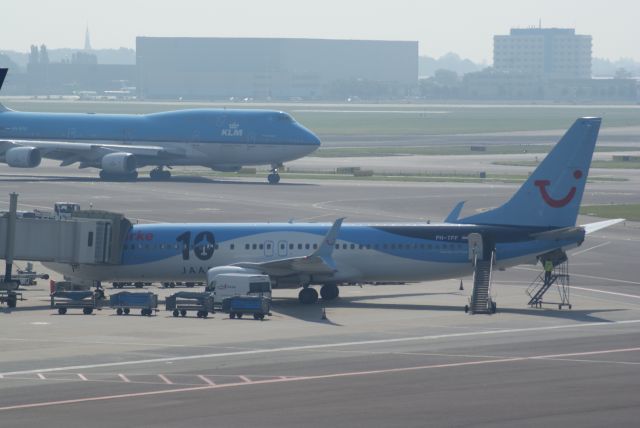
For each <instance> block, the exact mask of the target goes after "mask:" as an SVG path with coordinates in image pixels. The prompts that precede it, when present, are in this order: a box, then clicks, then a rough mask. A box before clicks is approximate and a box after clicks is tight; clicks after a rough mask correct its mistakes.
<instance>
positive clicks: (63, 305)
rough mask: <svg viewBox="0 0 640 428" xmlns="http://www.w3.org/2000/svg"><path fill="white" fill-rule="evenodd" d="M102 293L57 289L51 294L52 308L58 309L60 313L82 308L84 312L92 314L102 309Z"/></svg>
mask: <svg viewBox="0 0 640 428" xmlns="http://www.w3.org/2000/svg"><path fill="white" fill-rule="evenodd" d="M100 295H101V294H100V293H99V292H93V291H56V292H55V293H52V294H51V308H52V309H57V310H58V314H60V315H64V314H66V313H67V310H68V309H82V313H84V314H85V315H91V314H92V313H93V311H94V310H96V309H102V305H103V300H102V299H101V298H99V296H100Z"/></svg>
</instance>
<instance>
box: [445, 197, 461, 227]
mask: <svg viewBox="0 0 640 428" xmlns="http://www.w3.org/2000/svg"><path fill="white" fill-rule="evenodd" d="M465 202H466V201H460V202H458V203H457V204H456V206H455V207H453V209H452V210H451V212H450V213H449V215H448V216H447V218H445V219H444V222H445V223H455V222H457V221H458V217H460V212H461V211H462V206H463V205H464V203H465Z"/></svg>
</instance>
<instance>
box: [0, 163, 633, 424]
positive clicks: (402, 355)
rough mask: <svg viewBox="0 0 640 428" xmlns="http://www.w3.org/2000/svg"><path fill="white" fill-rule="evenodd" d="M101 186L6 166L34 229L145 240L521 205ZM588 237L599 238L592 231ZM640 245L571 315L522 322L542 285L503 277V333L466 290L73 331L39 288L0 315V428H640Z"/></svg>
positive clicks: (427, 289)
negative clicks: (148, 225)
mask: <svg viewBox="0 0 640 428" xmlns="http://www.w3.org/2000/svg"><path fill="white" fill-rule="evenodd" d="M457 159H463V158H462V157H457V156H456V157H455V158H453V160H457ZM324 161H326V162H331V161H332V160H331V159H325V160H324ZM393 161H394V159H391V160H389V159H388V162H393ZM463 161H464V160H463ZM364 162H366V160H364ZM614 173H615V171H614ZM618 173H622V172H620V171H618ZM592 174H593V173H592ZM95 176H96V173H95V171H86V170H83V171H77V170H75V169H68V168H67V169H64V168H57V167H56V166H55V164H53V163H50V162H44V163H43V167H41V168H39V169H37V170H15V169H9V168H7V167H5V166H1V167H0V195H3V194H5V195H7V197H6V198H2V200H0V208H2V209H4V208H5V207H6V206H8V193H10V192H12V191H16V192H18V193H19V194H20V197H19V209H23V210H28V209H33V208H38V209H50V208H51V207H52V206H53V203H54V202H56V201H73V202H78V203H80V204H81V205H82V206H83V207H84V208H88V207H92V208H95V209H105V210H111V211H116V212H122V213H124V214H125V215H126V216H127V217H128V218H130V219H132V220H133V221H139V222H166V221H181V222H224V221H247V222H257V221H288V220H292V221H323V222H329V221H332V220H334V219H335V218H337V217H340V216H346V217H347V221H351V222H362V221H371V222H381V221H389V222H404V221H427V220H431V221H437V220H441V219H442V218H443V217H444V216H446V214H447V213H448V212H449V210H450V209H451V208H452V207H453V206H454V204H455V203H456V202H458V201H460V200H467V201H468V202H467V206H466V208H465V211H464V212H463V214H465V213H466V214H470V213H472V212H474V211H475V210H479V209H483V208H487V207H491V206H496V205H498V204H500V203H501V202H503V201H504V200H506V199H507V198H508V197H509V195H510V194H511V193H512V192H513V191H514V190H515V189H516V187H517V185H515V184H481V183H478V184H470V183H411V182H406V183H405V182H373V181H371V182H369V181H339V180H337V181H334V180H291V179H287V178H286V176H283V181H282V182H281V184H280V185H278V186H270V185H267V184H266V183H263V181H262V178H237V179H235V178H233V179H232V178H225V179H207V178H198V177H178V178H176V179H175V180H172V181H170V182H162V183H159V182H152V181H149V180H145V179H143V180H140V181H139V182H137V183H117V182H109V183H103V182H100V181H98V180H97V179H96V178H95ZM639 200H640V187H639V186H637V185H633V184H631V182H594V183H590V184H589V185H588V186H587V190H586V192H585V196H584V199H583V204H595V203H608V202H612V201H613V202H619V203H623V202H635V203H637V202H638V201H639ZM590 221H597V219H594V218H587V217H581V218H580V219H579V223H586V222H590ZM639 242H640V224H639V223H634V222H626V223H623V224H619V225H617V226H615V227H612V228H609V229H605V230H603V231H601V232H598V233H596V234H594V235H590V236H589V237H588V238H587V240H586V241H585V242H584V244H583V245H582V246H581V247H579V248H577V249H575V250H573V251H572V252H571V254H570V273H571V303H572V309H571V310H568V309H566V308H564V309H562V310H559V309H558V307H557V305H556V304H555V303H554V302H556V301H557V298H558V295H557V293H556V292H555V290H552V291H550V292H549V293H548V299H549V301H550V302H551V303H550V304H548V305H545V306H544V307H543V308H541V309H538V308H530V307H529V306H527V301H528V296H527V295H526V294H525V290H526V288H527V286H528V285H529V284H530V283H531V282H532V281H533V280H534V279H535V277H536V276H537V275H538V273H539V272H540V267H539V266H521V267H518V268H514V269H510V270H507V271H504V272H496V273H495V277H494V278H495V282H494V287H493V290H494V293H495V299H496V301H497V304H498V312H497V313H496V314H495V315H474V316H472V315H467V314H465V313H464V311H463V307H464V305H465V304H466V303H467V302H468V298H469V296H470V293H471V280H470V278H468V277H467V278H456V279H452V280H447V281H436V282H429V283H419V284H407V285H377V286H371V285H369V286H367V285H365V286H363V287H359V286H349V287H342V288H341V297H340V299H338V300H336V301H334V302H329V303H326V304H325V303H323V302H319V303H318V304H316V305H312V306H301V305H300V304H298V302H297V290H277V291H276V292H275V299H274V313H273V316H271V317H269V318H268V319H267V320H265V321H262V322H260V321H254V320H253V319H242V320H232V319H229V318H228V317H226V316H225V315H224V314H222V313H216V314H214V315H213V316H210V317H209V318H207V319H199V318H196V317H187V318H174V317H172V316H171V314H170V313H169V312H166V311H159V312H158V313H157V314H155V315H154V316H152V317H143V316H140V315H138V314H131V315H129V316H117V315H115V313H114V312H113V311H112V310H109V309H104V310H102V311H98V312H96V313H94V314H93V315H82V314H81V313H80V312H79V311H70V313H69V314H67V315H64V316H61V315H58V314H57V313H55V312H54V311H52V310H51V309H49V306H48V305H49V296H48V284H46V283H44V281H41V282H40V283H39V284H38V285H37V286H35V287H26V290H25V291H24V296H25V298H26V299H27V300H26V301H23V302H18V308H17V309H15V310H11V311H10V310H8V309H6V308H5V307H3V308H2V309H1V310H0V322H1V325H2V330H3V333H2V339H3V348H2V352H0V420H1V421H2V426H3V427H4V426H6V427H21V426H25V427H27V426H28V427H32V426H37V425H47V426H52V427H56V426H78V425H85V426H93V427H102V426H105V427H106V426H109V427H111V426H114V425H115V426H140V427H145V426H149V427H151V426H153V427H164V426H166V427H173V426H178V425H182V426H205V425H209V426H211V425H213V426H222V427H226V426H239V427H243V426H264V427H276V426H277V427H297V426H312V427H315V426H317V427H327V426H367V427H371V426H404V427H424V426H540V425H543V424H547V425H554V426H557V425H566V426H581V427H589V426H594V427H595V426H603V425H609V426H636V425H637V421H638V419H639V418H640V394H639V392H640V288H639V287H640V277H639V275H638V273H639V271H640V270H639V268H638V265H637V255H638V249H639ZM372 262H375V261H372ZM461 280H462V282H463V288H464V289H463V290H460V281H461ZM112 291H115V290H111V289H107V292H112ZM154 291H155V290H154ZM173 291H175V290H164V289H158V290H157V292H158V293H159V294H160V295H161V297H164V296H166V295H167V294H168V293H170V292H173ZM323 311H324V312H325V313H326V319H322V314H323Z"/></svg>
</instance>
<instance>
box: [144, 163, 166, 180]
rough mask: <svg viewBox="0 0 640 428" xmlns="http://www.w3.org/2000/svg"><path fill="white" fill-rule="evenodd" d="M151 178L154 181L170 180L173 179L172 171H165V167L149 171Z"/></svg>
mask: <svg viewBox="0 0 640 428" xmlns="http://www.w3.org/2000/svg"><path fill="white" fill-rule="evenodd" d="M149 177H150V178H151V179H152V180H158V181H160V180H168V179H170V178H171V171H165V170H164V169H163V167H161V166H159V167H157V168H154V169H152V170H151V171H149Z"/></svg>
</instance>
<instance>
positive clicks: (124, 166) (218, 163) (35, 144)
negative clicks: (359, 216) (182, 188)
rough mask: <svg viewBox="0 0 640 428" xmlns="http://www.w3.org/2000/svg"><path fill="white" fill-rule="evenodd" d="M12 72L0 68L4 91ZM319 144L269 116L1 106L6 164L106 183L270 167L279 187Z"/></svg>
mask: <svg viewBox="0 0 640 428" xmlns="http://www.w3.org/2000/svg"><path fill="white" fill-rule="evenodd" d="M6 74H7V69H6V68H5V69H0V88H1V87H2V83H3V80H4V77H5V76H6ZM319 146H320V140H319V139H318V137H316V136H315V135H314V134H313V133H312V132H311V131H309V130H308V129H306V128H305V127H304V126H302V125H300V124H299V123H297V122H296V121H295V120H294V119H293V118H292V117H291V116H290V115H288V114H287V113H284V112H281V111H270V110H227V109H195V110H180V111H170V112H163V113H154V114H146V115H130V114H70V113H24V112H17V111H12V110H9V109H8V108H6V107H4V106H3V105H2V104H0V162H4V163H7V164H8V165H9V166H12V167H17V168H35V167H37V166H38V165H40V161H41V159H42V158H43V157H44V158H49V159H55V160H59V161H61V163H60V166H68V165H72V164H75V163H78V164H79V167H80V168H88V167H92V168H99V169H101V171H100V178H102V179H105V180H120V179H127V180H132V179H136V178H137V177H138V172H137V168H140V167H144V166H155V167H156V168H155V169H153V170H152V171H151V173H150V176H151V178H152V179H155V180H166V179H168V178H169V177H170V176H171V173H170V172H169V171H167V170H165V169H164V167H167V168H171V166H174V165H199V166H204V167H208V168H211V169H214V170H217V171H238V170H239V169H240V168H241V167H242V166H244V165H270V166H271V174H269V177H268V180H269V183H272V184H276V183H278V182H279V181H280V175H279V174H278V168H280V167H281V166H282V164H283V163H284V162H287V161H291V160H294V159H298V158H301V157H304V156H306V155H308V154H309V153H312V152H313V151H315V150H316V149H317V148H318V147H319Z"/></svg>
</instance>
